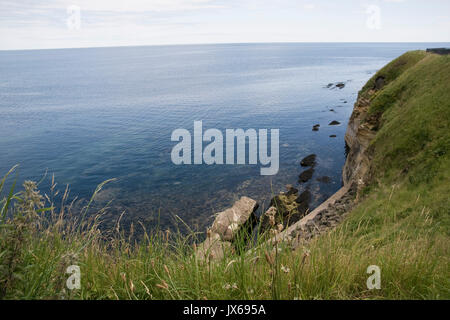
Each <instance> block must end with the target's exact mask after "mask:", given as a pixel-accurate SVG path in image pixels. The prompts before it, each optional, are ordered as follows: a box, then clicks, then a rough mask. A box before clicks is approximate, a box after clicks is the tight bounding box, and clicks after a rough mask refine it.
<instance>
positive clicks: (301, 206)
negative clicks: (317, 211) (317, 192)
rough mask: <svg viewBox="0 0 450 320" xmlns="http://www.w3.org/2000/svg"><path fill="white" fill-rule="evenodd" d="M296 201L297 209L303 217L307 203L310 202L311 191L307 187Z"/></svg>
mask: <svg viewBox="0 0 450 320" xmlns="http://www.w3.org/2000/svg"><path fill="white" fill-rule="evenodd" d="M295 202H297V203H298V211H299V213H300V215H301V216H302V217H303V216H304V215H305V214H306V213H307V212H308V211H309V203H310V202H311V192H310V191H309V190H308V189H307V190H305V191H303V192H302V193H301V194H300V195H299V196H298V198H297V199H296V200H295Z"/></svg>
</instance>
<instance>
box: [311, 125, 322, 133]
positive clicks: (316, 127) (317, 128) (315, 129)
mask: <svg viewBox="0 0 450 320" xmlns="http://www.w3.org/2000/svg"><path fill="white" fill-rule="evenodd" d="M319 128H320V124H315V125H314V126H313V129H312V130H313V131H319Z"/></svg>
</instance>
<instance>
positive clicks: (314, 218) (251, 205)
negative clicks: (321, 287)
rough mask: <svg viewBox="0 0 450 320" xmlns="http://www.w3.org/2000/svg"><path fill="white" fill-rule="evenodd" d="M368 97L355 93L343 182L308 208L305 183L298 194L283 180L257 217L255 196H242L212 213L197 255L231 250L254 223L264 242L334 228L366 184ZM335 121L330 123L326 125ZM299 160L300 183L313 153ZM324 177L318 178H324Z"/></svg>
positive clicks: (373, 126) (294, 242) (292, 242)
mask: <svg viewBox="0 0 450 320" xmlns="http://www.w3.org/2000/svg"><path fill="white" fill-rule="evenodd" d="M382 80H383V81H381V80H380V81H376V82H375V83H376V85H375V86H374V88H372V89H371V90H369V92H368V95H369V96H371V95H373V94H375V93H376V91H378V90H380V89H381V88H382V87H383V86H384V79H382ZM342 84H343V83H342ZM344 86H345V85H344ZM344 86H342V85H341V83H339V86H336V85H334V86H333V85H331V86H330V85H328V86H326V88H339V89H342V88H343V87H344ZM366 95H367V94H366ZM369 98H370V97H368V96H361V95H360V94H359V95H358V99H357V101H356V103H355V106H354V109H353V112H352V115H351V117H350V119H349V123H348V126H347V130H346V134H345V143H346V150H347V158H346V162H345V165H344V168H343V170H342V181H343V186H342V188H341V189H340V190H339V191H337V192H336V193H335V194H334V195H332V196H331V197H329V198H328V199H327V200H326V201H324V202H323V203H322V204H321V205H319V206H318V207H317V208H316V209H314V210H313V211H310V209H309V202H310V200H311V193H310V191H309V189H308V187H307V188H306V190H305V191H303V192H302V193H300V194H299V190H297V189H295V188H294V187H293V186H292V185H287V186H286V188H287V191H286V192H282V193H280V194H278V195H276V196H275V197H273V198H272V201H271V203H270V206H269V208H268V209H267V210H266V211H265V212H264V213H263V214H262V215H261V216H260V217H259V219H258V218H257V217H256V215H255V211H256V209H257V208H258V204H257V203H256V201H254V200H252V199H250V198H247V197H242V198H241V199H240V200H239V201H237V202H236V203H235V205H234V206H233V207H232V208H230V209H227V210H225V211H223V212H220V213H218V214H217V215H216V220H215V221H214V223H213V225H212V227H211V228H209V229H208V231H207V239H206V240H205V241H204V242H203V243H202V244H200V245H199V246H198V247H197V256H198V257H199V258H202V259H221V258H222V257H224V256H225V254H226V251H227V250H232V251H233V250H236V247H235V245H234V244H235V242H236V240H237V239H242V237H243V235H244V236H245V237H246V240H250V238H251V237H250V236H251V234H250V233H252V232H253V231H254V229H255V228H258V227H259V230H258V232H259V235H260V236H262V237H267V239H268V241H269V242H272V243H274V244H278V243H280V242H284V243H285V244H287V245H288V246H290V247H291V248H292V249H296V248H297V247H298V246H299V245H301V244H304V243H306V242H308V241H310V240H311V239H313V238H314V237H316V236H318V235H320V234H322V233H325V232H328V231H329V230H330V229H333V228H335V227H336V226H337V225H338V224H339V223H340V222H341V221H342V220H343V219H344V217H345V216H346V215H347V214H348V213H349V212H350V211H351V209H352V208H353V207H354V205H355V204H356V203H357V200H358V192H359V191H360V189H361V187H362V186H363V185H365V179H366V177H367V176H368V173H369V164H370V154H369V151H368V146H369V143H370V141H371V140H372V139H373V137H374V136H375V132H376V130H377V119H368V118H367V112H368V108H369V101H370V99H369ZM339 124H340V123H339V122H338V121H332V122H330V123H329V125H330V126H333V125H339ZM319 127H320V125H315V126H313V131H318V130H319ZM330 137H331V136H330ZM300 166H301V167H304V168H306V169H305V170H304V171H303V172H301V173H300V175H299V183H300V184H302V183H306V182H307V181H309V180H310V179H311V178H312V177H313V174H314V168H315V166H316V155H315V154H311V155H309V156H307V157H305V158H304V159H302V160H301V161H300ZM327 178H328V177H319V178H317V179H322V180H319V181H323V182H324V183H327V181H328V180H329V179H327ZM218 226H220V227H218Z"/></svg>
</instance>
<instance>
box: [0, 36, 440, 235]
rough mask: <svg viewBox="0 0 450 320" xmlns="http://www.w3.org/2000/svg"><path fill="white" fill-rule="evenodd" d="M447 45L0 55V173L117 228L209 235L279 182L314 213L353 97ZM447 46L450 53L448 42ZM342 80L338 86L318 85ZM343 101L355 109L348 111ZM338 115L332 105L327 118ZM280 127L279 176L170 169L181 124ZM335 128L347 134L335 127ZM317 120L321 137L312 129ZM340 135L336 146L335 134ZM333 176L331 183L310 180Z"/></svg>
mask: <svg viewBox="0 0 450 320" xmlns="http://www.w3.org/2000/svg"><path fill="white" fill-rule="evenodd" d="M436 46H445V45H443V44H239V45H195V46H161V47H123V48H95V49H94V48H92V49H62V50H37V51H3V52H0V150H1V152H0V172H1V173H2V175H3V173H5V172H6V171H8V169H9V168H10V167H12V166H13V165H15V164H17V163H19V164H20V177H19V180H20V181H19V182H21V181H23V180H25V179H33V180H40V179H41V178H42V177H43V175H44V173H45V172H46V170H48V175H47V178H46V179H45V180H44V182H43V183H42V184H41V188H42V189H43V192H48V190H45V189H46V188H48V185H49V179H50V176H51V175H52V174H54V175H55V179H56V181H57V182H58V184H59V187H60V188H63V186H64V185H66V184H69V185H70V189H71V194H72V195H73V196H75V195H77V196H78V197H79V199H87V198H89V197H90V194H91V193H92V192H93V191H94V189H95V187H96V186H97V185H98V184H99V183H101V182H102V181H104V180H106V179H109V178H117V181H116V182H113V183H111V184H109V185H108V187H107V188H105V190H104V191H103V192H102V193H101V194H100V196H99V198H98V201H97V203H98V204H101V203H102V202H104V201H107V200H113V202H112V204H111V209H110V210H109V212H110V215H109V218H110V219H112V218H113V217H114V216H117V214H119V213H121V212H122V211H123V210H126V211H127V215H126V216H127V217H128V218H127V219H129V221H138V220H140V221H143V222H144V223H145V224H147V225H148V226H152V225H154V224H155V223H156V221H157V219H158V215H159V216H160V221H161V224H162V225H163V226H169V225H170V224H171V222H172V221H173V217H174V215H178V216H180V217H181V218H182V219H183V220H185V221H186V222H187V223H188V224H190V225H191V226H196V225H198V226H200V227H203V226H204V225H205V224H206V223H209V221H210V216H211V215H212V214H213V213H214V212H217V211H219V210H221V209H223V208H225V207H227V206H229V205H231V204H232V203H233V201H234V200H236V199H237V198H238V197H240V196H242V195H247V196H250V197H253V198H255V199H257V200H258V201H260V203H261V204H262V205H265V206H267V204H268V201H269V200H270V197H271V194H273V193H277V192H279V191H282V190H283V189H284V185H285V184H288V183H290V184H293V185H296V186H297V187H298V188H300V189H301V190H302V189H304V188H306V187H309V188H310V189H311V190H312V191H313V193H314V195H315V197H314V201H313V206H315V205H317V204H318V203H320V202H321V201H323V200H324V199H325V198H326V197H327V196H329V195H331V194H332V193H334V192H335V191H336V190H338V189H339V187H340V186H341V168H342V166H343V164H344V160H345V155H344V133H345V129H346V124H347V119H348V117H349V116H350V114H351V111H352V108H353V103H354V102H355V99H356V95H357V92H358V90H359V89H360V88H361V87H362V86H363V84H364V83H365V82H366V81H367V80H368V79H369V78H370V77H371V76H372V75H373V74H374V73H375V72H376V70H378V69H379V68H381V67H382V66H383V65H385V64H386V63H388V62H389V61H390V60H392V59H393V58H395V57H397V56H399V55H401V54H402V53H404V52H405V51H408V50H412V49H424V48H427V47H436ZM447 46H448V44H447ZM338 81H344V82H346V87H345V88H344V89H342V90H339V89H337V90H329V89H326V88H324V86H326V85H327V84H328V83H330V82H338ZM345 101H347V103H344V102H345ZM330 109H334V112H333V111H330ZM195 120H202V121H203V127H204V129H205V130H206V129H208V128H217V129H219V130H222V131H223V132H224V131H225V129H227V128H231V129H233V128H243V129H248V128H254V129H260V128H267V129H270V128H278V129H280V170H279V173H278V174H277V175H275V176H266V177H264V176H260V174H259V169H260V166H259V165H239V166H237V165H233V166H225V165H222V166H220V165H213V166H207V165H196V166H194V165H191V166H188V165H182V166H175V165H173V164H172V162H171V158H170V153H171V150H172V147H173V146H174V145H175V144H176V143H174V142H172V141H171V139H170V136H171V133H172V131H173V130H175V129H177V128H186V129H188V130H190V131H191V132H192V130H193V123H194V121H195ZM332 120H338V121H340V122H341V123H342V124H341V125H340V126H328V125H327V124H328V123H329V122H330V121H332ZM316 123H318V124H320V125H321V128H320V131H319V132H313V131H312V130H311V129H312V126H313V125H314V124H316ZM331 134H335V135H337V137H336V138H334V139H333V138H330V137H329V135H331ZM311 153H316V154H317V156H318V165H317V167H316V172H315V176H314V177H313V179H312V180H311V182H310V183H308V184H307V185H299V184H298V182H297V179H298V174H299V173H300V172H301V168H300V166H299V161H300V160H301V158H303V157H304V156H306V155H308V154H311ZM321 176H329V177H330V178H331V183H328V184H327V183H321V182H319V181H317V180H316V178H318V177H321Z"/></svg>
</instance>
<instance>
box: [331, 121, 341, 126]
mask: <svg viewBox="0 0 450 320" xmlns="http://www.w3.org/2000/svg"><path fill="white" fill-rule="evenodd" d="M339 124H341V123H340V122H339V121H336V120H333V121H331V122H330V124H329V126H337V125H339Z"/></svg>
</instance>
